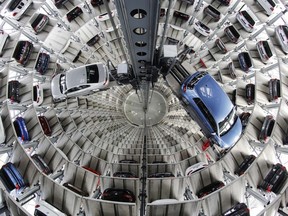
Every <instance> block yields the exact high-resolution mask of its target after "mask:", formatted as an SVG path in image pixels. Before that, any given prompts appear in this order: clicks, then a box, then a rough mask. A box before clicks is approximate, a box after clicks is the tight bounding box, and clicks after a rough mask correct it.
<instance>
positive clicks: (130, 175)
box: [113, 171, 138, 178]
mask: <svg viewBox="0 0 288 216" xmlns="http://www.w3.org/2000/svg"><path fill="white" fill-rule="evenodd" d="M113 177H119V178H138V176H136V175H135V174H134V173H132V172H124V171H118V172H115V173H113Z"/></svg>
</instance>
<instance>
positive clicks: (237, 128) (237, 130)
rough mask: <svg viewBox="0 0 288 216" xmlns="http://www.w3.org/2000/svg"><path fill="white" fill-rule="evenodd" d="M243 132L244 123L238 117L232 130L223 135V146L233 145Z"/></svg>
mask: <svg viewBox="0 0 288 216" xmlns="http://www.w3.org/2000/svg"><path fill="white" fill-rule="evenodd" d="M241 133H242V124H241V121H240V118H239V117H237V120H236V122H235V124H234V125H233V126H232V128H230V130H229V131H228V132H227V133H226V134H224V135H223V136H221V139H222V141H223V143H221V147H222V148H225V149H226V148H230V147H232V146H233V145H234V144H235V143H236V142H237V141H238V139H239V138H240V136H241Z"/></svg>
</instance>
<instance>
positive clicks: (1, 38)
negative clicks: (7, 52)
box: [0, 30, 9, 57]
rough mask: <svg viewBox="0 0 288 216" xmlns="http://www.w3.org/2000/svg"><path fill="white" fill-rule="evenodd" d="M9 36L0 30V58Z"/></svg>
mask: <svg viewBox="0 0 288 216" xmlns="http://www.w3.org/2000/svg"><path fill="white" fill-rule="evenodd" d="M8 38H9V34H7V33H5V32H4V31H3V30H0V57H2V56H3V53H4V48H5V45H6V44H7V42H8Z"/></svg>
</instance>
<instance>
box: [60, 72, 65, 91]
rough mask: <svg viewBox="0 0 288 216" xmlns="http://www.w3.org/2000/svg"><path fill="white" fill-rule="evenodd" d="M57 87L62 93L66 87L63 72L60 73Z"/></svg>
mask: <svg viewBox="0 0 288 216" xmlns="http://www.w3.org/2000/svg"><path fill="white" fill-rule="evenodd" d="M59 87H60V92H61V93H62V94H64V92H65V91H66V89H67V87H66V76H65V75H64V74H61V75H60V79H59Z"/></svg>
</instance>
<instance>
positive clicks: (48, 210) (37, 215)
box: [34, 200, 67, 216]
mask: <svg viewBox="0 0 288 216" xmlns="http://www.w3.org/2000/svg"><path fill="white" fill-rule="evenodd" d="M47 215H49V216H67V215H66V214H64V213H63V212H61V211H59V210H58V209H57V208H56V207H54V206H52V205H51V204H49V203H48V202H46V201H44V200H40V201H39V202H38V203H37V204H36V206H35V211H34V216H47Z"/></svg>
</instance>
